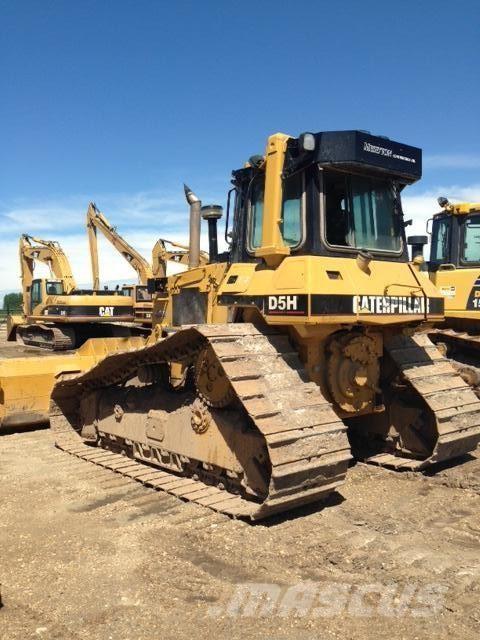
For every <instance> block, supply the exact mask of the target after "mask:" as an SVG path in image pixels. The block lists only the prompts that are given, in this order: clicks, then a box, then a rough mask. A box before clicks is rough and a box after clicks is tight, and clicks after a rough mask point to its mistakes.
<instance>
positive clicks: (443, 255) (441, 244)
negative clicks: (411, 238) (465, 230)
mask: <svg viewBox="0 0 480 640" xmlns="http://www.w3.org/2000/svg"><path fill="white" fill-rule="evenodd" d="M450 233H451V219H450V218H440V219H438V220H435V222H434V224H433V229H432V249H431V253H430V260H431V262H438V263H440V264H441V263H446V262H450Z"/></svg>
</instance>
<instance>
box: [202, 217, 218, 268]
mask: <svg viewBox="0 0 480 640" xmlns="http://www.w3.org/2000/svg"><path fill="white" fill-rule="evenodd" d="M222 213H223V209H222V207H221V206H220V205H219V204H206V205H205V206H204V207H202V218H203V219H204V220H207V221H208V253H209V255H210V262H217V261H218V231H217V223H218V221H219V220H220V218H221V217H222Z"/></svg>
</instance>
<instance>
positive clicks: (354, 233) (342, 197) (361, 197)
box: [324, 172, 402, 252]
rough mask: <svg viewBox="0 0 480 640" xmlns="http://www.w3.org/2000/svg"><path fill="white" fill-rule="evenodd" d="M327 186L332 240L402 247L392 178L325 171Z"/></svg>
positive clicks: (370, 246)
mask: <svg viewBox="0 0 480 640" xmlns="http://www.w3.org/2000/svg"><path fill="white" fill-rule="evenodd" d="M324 188H325V208H326V236H327V242H328V243H329V244H332V245H336V246H343V247H352V248H355V249H371V250H373V251H375V250H377V251H394V252H398V251H400V249H401V246H402V244H401V241H402V240H401V239H402V236H401V232H400V224H399V222H400V221H399V216H398V215H397V213H396V209H397V203H396V201H395V192H394V189H393V185H392V183H391V182H390V181H387V180H374V179H371V178H364V177H358V176H348V175H344V174H340V173H338V174H337V173H334V172H325V187H324Z"/></svg>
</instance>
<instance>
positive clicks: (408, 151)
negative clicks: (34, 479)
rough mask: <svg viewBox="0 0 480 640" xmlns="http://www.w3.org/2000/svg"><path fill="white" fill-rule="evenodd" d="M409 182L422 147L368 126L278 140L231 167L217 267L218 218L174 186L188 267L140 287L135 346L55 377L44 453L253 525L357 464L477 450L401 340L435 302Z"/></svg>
mask: <svg viewBox="0 0 480 640" xmlns="http://www.w3.org/2000/svg"><path fill="white" fill-rule="evenodd" d="M420 176H421V150H420V149H418V148H416V147H412V146H409V145H406V144H401V143H398V142H395V141H393V140H389V139H388V138H385V137H381V136H374V135H371V134H369V133H368V132H363V131H333V132H321V133H308V132H307V133H304V134H302V135H300V136H299V137H292V136H288V135H284V134H274V135H272V136H270V137H269V139H268V141H267V145H266V150H265V153H264V154H263V155H256V156H252V157H251V158H250V160H249V161H248V162H247V163H246V164H245V166H244V167H243V168H241V169H238V170H236V171H233V174H232V182H233V189H232V191H231V193H232V194H233V196H234V198H232V200H233V206H232V207H230V204H229V203H230V197H229V198H228V200H227V213H226V229H225V238H226V239H227V241H229V248H228V251H227V252H225V253H222V254H220V253H219V252H218V245H217V229H216V225H217V221H218V219H219V216H220V213H221V209H220V207H218V206H214V205H211V206H208V207H206V208H203V209H202V206H201V202H200V200H199V198H198V197H197V196H196V195H195V194H194V193H193V192H192V191H191V190H190V189H188V188H186V197H187V201H188V203H189V205H190V244H189V268H188V270H186V271H185V272H183V273H179V274H175V275H172V276H169V277H165V276H164V277H157V278H155V277H154V278H151V279H150V280H149V283H148V286H149V291H150V292H151V294H152V299H153V306H154V316H153V330H152V333H151V335H150V337H149V338H148V339H147V340H146V342H145V343H144V344H143V345H142V346H141V347H138V345H133V344H130V345H128V344H126V345H125V349H124V350H123V352H121V350H119V351H118V352H117V353H115V354H113V355H107V356H106V357H104V358H101V359H100V358H99V360H98V362H97V364H96V365H95V366H93V367H92V368H91V369H89V370H84V371H83V372H82V373H79V374H78V375H68V376H60V377H59V381H58V383H57V384H56V386H55V388H54V390H53V394H52V411H51V425H52V427H53V428H54V429H56V430H57V431H58V446H59V447H60V448H62V449H64V450H65V451H67V452H69V453H71V454H73V455H76V456H79V457H82V458H84V459H86V460H91V461H92V462H96V463H97V464H100V465H102V466H105V467H108V468H111V469H115V470H117V471H120V472H122V473H124V474H125V475H130V476H131V477H134V478H136V479H137V480H139V481H141V482H144V483H145V484H148V485H150V486H155V487H157V488H161V489H164V490H165V491H168V492H170V493H172V494H174V495H177V496H180V497H182V498H183V499H185V500H190V501H194V502H196V503H199V504H202V505H205V506H209V507H211V508H213V509H215V510H217V511H221V512H224V513H227V514H230V515H232V516H238V517H246V518H251V519H253V520H256V519H260V518H264V517H266V516H269V515H271V514H273V513H279V512H282V511H285V510H289V509H291V508H294V507H297V506H299V505H304V504H307V503H310V502H313V501H316V500H318V499H320V498H325V497H326V496H328V495H330V494H331V493H332V492H333V491H335V490H336V489H337V488H338V486H339V485H341V483H342V482H343V480H344V478H345V474H346V472H347V468H348V464H349V461H350V459H351V457H352V452H353V455H354V456H356V457H361V458H362V459H364V460H367V461H370V462H372V463H374V464H378V465H383V466H386V467H389V468H392V469H398V470H403V469H408V470H423V469H426V468H428V467H430V466H431V465H433V464H435V463H437V462H441V461H447V460H450V459H453V458H457V457H459V456H462V455H463V454H465V453H467V452H469V451H472V450H473V449H475V447H476V446H477V444H478V442H479V440H480V402H479V400H478V398H477V396H476V394H475V393H474V392H473V390H472V389H471V388H470V387H469V386H468V384H466V383H465V382H464V380H463V379H462V378H461V377H460V376H459V375H458V373H457V372H456V371H455V369H454V368H453V367H452V365H451V364H450V363H449V361H448V360H447V359H446V358H445V357H444V356H443V355H442V353H440V352H439V351H438V349H437V348H436V347H435V346H434V345H433V344H432V342H431V341H430V340H429V338H428V337H427V336H426V335H425V334H422V333H416V331H417V330H418V329H419V328H420V327H422V326H423V325H424V323H435V322H440V321H442V319H443V313H444V300H445V298H444V296H442V295H440V294H439V292H438V291H437V289H436V288H435V286H434V285H433V283H432V282H431V281H430V280H429V279H427V278H424V277H422V276H421V275H420V274H419V272H418V271H417V270H416V269H415V267H414V265H412V264H411V263H410V262H409V259H408V251H407V243H406V238H405V228H404V227H405V225H404V220H403V213H402V206H401V191H402V190H403V189H404V187H405V186H406V185H408V184H411V183H413V182H415V181H416V180H418V179H419V178H420ZM202 218H203V219H205V220H207V221H208V226H209V256H210V259H209V262H208V264H203V265H201V264H200V229H201V220H202ZM91 342H95V341H91ZM127 343H128V341H127Z"/></svg>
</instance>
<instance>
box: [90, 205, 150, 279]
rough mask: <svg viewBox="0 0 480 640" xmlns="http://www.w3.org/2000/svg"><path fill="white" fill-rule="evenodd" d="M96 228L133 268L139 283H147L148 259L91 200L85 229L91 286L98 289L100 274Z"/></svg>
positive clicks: (148, 273) (148, 276) (148, 274)
mask: <svg viewBox="0 0 480 640" xmlns="http://www.w3.org/2000/svg"><path fill="white" fill-rule="evenodd" d="M97 229H99V230H100V231H101V232H102V233H103V235H104V236H105V238H106V239H107V240H108V241H109V242H110V243H111V244H112V245H113V246H114V247H115V249H116V250H117V251H118V252H119V253H120V254H121V255H122V256H123V257H124V258H125V260H126V261H127V262H128V264H129V265H130V266H131V267H132V268H133V269H135V271H136V272H137V275H138V280H139V283H140V284H144V285H145V284H147V281H148V279H149V278H152V277H153V273H152V269H151V267H150V265H149V264H148V261H147V260H145V258H144V257H143V256H142V255H141V254H140V253H139V252H138V251H137V250H136V249H134V248H133V247H132V246H131V245H130V244H129V243H128V242H127V241H126V240H125V239H124V238H122V236H121V235H120V234H119V233H118V232H117V230H116V229H115V227H113V226H112V225H111V224H110V223H109V221H108V220H107V218H106V217H105V216H104V215H103V213H101V212H100V211H99V210H98V209H97V207H96V205H95V204H94V203H93V202H90V204H89V205H88V210H87V231H88V241H89V245H90V260H91V263H92V276H93V288H94V289H99V287H100V275H99V265H98V246H97Z"/></svg>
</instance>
